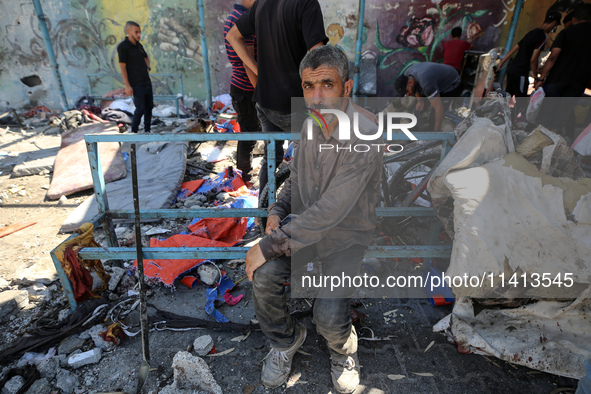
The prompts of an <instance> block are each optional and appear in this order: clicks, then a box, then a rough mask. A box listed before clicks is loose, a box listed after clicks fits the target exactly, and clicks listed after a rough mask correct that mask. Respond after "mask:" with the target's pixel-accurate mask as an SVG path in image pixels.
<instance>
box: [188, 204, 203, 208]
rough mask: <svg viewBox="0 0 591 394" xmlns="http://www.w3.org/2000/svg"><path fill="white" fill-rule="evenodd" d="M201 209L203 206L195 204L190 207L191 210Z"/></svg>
mask: <svg viewBox="0 0 591 394" xmlns="http://www.w3.org/2000/svg"><path fill="white" fill-rule="evenodd" d="M199 208H201V205H197V204H195V205H191V206H190V207H189V209H199Z"/></svg>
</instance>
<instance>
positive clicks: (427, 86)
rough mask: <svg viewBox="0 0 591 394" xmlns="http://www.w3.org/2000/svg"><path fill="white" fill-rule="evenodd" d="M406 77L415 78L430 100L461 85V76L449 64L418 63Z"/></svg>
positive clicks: (406, 73) (408, 70)
mask: <svg viewBox="0 0 591 394" xmlns="http://www.w3.org/2000/svg"><path fill="white" fill-rule="evenodd" d="M404 75H406V76H407V77H408V76H411V77H413V78H414V79H415V80H416V81H417V83H418V84H419V86H420V87H421V90H422V91H423V94H424V95H425V97H427V98H428V99H432V98H434V97H436V96H437V95H441V94H445V93H449V92H451V91H453V90H454V89H455V88H457V87H458V86H459V85H460V76H459V75H458V72H457V71H456V69H455V68H453V67H452V66H448V65H447V64H439V63H429V62H425V63H417V64H413V65H412V66H410V67H409V68H408V69H407V70H406V71H405V72H404Z"/></svg>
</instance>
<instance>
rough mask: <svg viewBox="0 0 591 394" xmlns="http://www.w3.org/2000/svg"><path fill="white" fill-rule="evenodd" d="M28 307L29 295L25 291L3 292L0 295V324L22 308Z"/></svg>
mask: <svg viewBox="0 0 591 394" xmlns="http://www.w3.org/2000/svg"><path fill="white" fill-rule="evenodd" d="M27 305H29V293H28V292H27V291H26V290H5V291H3V292H1V293H0V322H7V321H9V320H10V317H11V316H13V315H16V314H17V313H18V312H19V311H20V310H21V309H22V308H24V307H25V306H27Z"/></svg>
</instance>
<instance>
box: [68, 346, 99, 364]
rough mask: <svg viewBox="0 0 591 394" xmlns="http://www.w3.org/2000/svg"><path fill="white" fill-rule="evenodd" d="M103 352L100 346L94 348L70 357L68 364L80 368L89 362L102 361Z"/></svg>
mask: <svg viewBox="0 0 591 394" xmlns="http://www.w3.org/2000/svg"><path fill="white" fill-rule="evenodd" d="M102 355H103V352H102V351H101V349H99V348H94V349H92V350H89V351H87V352H84V353H80V354H75V355H73V356H70V358H68V365H69V366H70V367H71V368H74V369H76V368H80V367H83V366H85V365H89V364H96V363H98V362H99V361H101V356H102Z"/></svg>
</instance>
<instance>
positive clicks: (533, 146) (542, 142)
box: [517, 127, 554, 159]
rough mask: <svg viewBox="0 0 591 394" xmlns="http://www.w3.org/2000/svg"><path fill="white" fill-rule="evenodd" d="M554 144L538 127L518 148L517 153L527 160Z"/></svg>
mask: <svg viewBox="0 0 591 394" xmlns="http://www.w3.org/2000/svg"><path fill="white" fill-rule="evenodd" d="M553 143H554V142H553V141H552V138H550V137H548V136H547V135H545V134H544V133H542V132H541V131H540V128H539V127H538V128H537V129H535V130H534V131H533V132H532V133H531V134H530V135H529V136H528V137H527V138H526V139H525V140H524V141H523V143H522V144H521V145H519V146H518V147H517V152H518V153H520V154H521V155H522V156H523V157H525V158H526V159H527V158H530V157H532V156H533V155H535V154H536V153H538V152H541V151H542V149H544V147H546V146H548V145H552V144H553Z"/></svg>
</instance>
